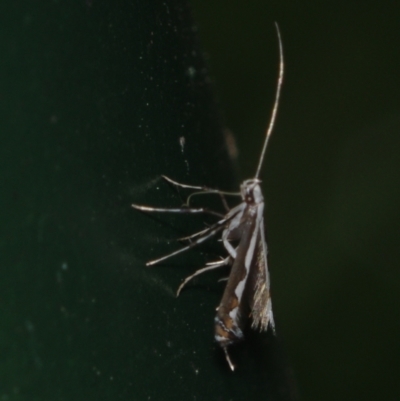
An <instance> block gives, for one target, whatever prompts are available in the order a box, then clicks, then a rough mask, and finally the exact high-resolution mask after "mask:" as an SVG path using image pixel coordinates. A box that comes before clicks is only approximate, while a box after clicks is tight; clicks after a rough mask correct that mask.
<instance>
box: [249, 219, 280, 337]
mask: <svg viewBox="0 0 400 401" xmlns="http://www.w3.org/2000/svg"><path fill="white" fill-rule="evenodd" d="M267 253H268V249H267V243H266V241H265V234H264V219H262V221H261V223H260V225H259V235H258V242H257V250H256V252H255V257H254V260H253V266H252V268H251V269H250V277H249V285H250V286H251V288H252V291H249V297H250V309H251V317H252V324H251V327H252V328H253V329H258V330H260V331H266V330H267V329H268V326H271V327H272V329H273V330H274V331H275V323H274V316H273V314H272V303H271V293H270V281H269V271H268V261H267Z"/></svg>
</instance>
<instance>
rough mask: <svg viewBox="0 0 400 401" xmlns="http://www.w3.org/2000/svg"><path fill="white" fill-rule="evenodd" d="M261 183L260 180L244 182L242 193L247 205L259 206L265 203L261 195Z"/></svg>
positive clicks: (241, 188)
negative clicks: (258, 204)
mask: <svg viewBox="0 0 400 401" xmlns="http://www.w3.org/2000/svg"><path fill="white" fill-rule="evenodd" d="M260 183H261V180H259V179H258V178H251V179H249V180H245V181H243V184H242V185H241V186H240V193H241V195H242V199H243V200H244V201H245V202H246V203H250V204H257V203H261V202H263V201H264V198H263V196H262V193H261V188H260Z"/></svg>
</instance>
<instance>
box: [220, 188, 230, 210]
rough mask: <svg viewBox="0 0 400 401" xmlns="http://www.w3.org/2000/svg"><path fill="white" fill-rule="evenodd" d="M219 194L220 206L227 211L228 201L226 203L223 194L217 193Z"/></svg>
mask: <svg viewBox="0 0 400 401" xmlns="http://www.w3.org/2000/svg"><path fill="white" fill-rule="evenodd" d="M219 196H220V198H221V202H222V206H223V207H224V209H225V210H226V211H227V212H229V210H230V209H229V205H228V203H227V201H226V199H225V195H224V194H223V193H221V192H220V193H219Z"/></svg>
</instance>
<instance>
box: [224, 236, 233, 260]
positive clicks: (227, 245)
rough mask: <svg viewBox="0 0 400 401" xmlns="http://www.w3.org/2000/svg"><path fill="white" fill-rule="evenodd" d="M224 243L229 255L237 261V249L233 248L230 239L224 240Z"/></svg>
mask: <svg viewBox="0 0 400 401" xmlns="http://www.w3.org/2000/svg"><path fill="white" fill-rule="evenodd" d="M222 242H223V244H224V247H225V249H226V250H227V252H228V253H229V255H230V256H231V257H232V258H233V259H236V249H235V248H234V247H233V246H232V244H231V243H230V242H229V241H228V238H222Z"/></svg>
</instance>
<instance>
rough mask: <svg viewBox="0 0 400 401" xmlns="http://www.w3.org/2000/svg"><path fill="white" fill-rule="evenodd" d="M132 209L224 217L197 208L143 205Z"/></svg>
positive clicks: (208, 210)
mask: <svg viewBox="0 0 400 401" xmlns="http://www.w3.org/2000/svg"><path fill="white" fill-rule="evenodd" d="M131 206H132V207H133V208H134V209H137V210H141V211H142V212H160V213H188V214H198V213H205V214H211V215H212V216H216V217H219V218H223V217H225V215H223V214H221V213H218V212H214V211H213V210H210V209H207V208H204V207H199V208H194V207H178V208H163V207H151V206H144V205H136V204H134V203H133V204H132V205H131Z"/></svg>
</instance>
